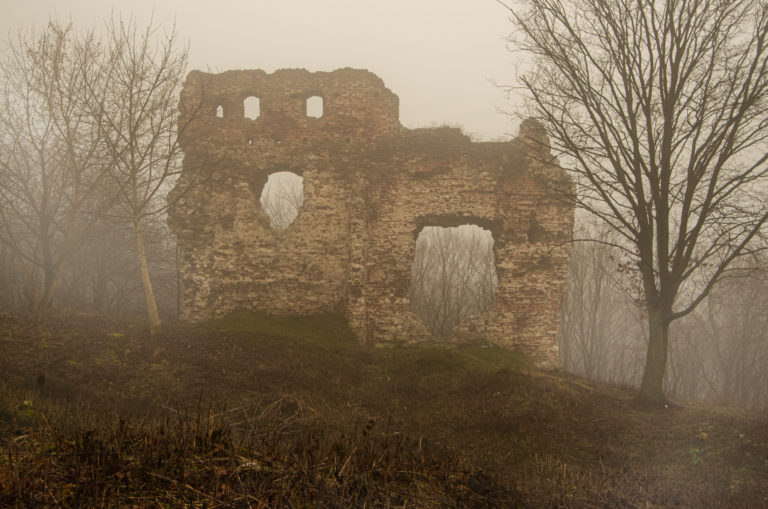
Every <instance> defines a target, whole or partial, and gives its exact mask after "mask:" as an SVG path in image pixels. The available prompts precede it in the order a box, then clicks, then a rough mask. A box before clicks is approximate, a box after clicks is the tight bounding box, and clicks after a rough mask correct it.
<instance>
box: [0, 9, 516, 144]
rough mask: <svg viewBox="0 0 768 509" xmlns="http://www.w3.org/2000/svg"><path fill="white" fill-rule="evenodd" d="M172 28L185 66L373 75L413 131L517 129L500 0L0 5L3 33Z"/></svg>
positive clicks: (488, 134) (484, 134)
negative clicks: (186, 56) (127, 23)
mask: <svg viewBox="0 0 768 509" xmlns="http://www.w3.org/2000/svg"><path fill="white" fill-rule="evenodd" d="M113 11H114V12H115V13H121V14H123V15H124V16H126V15H134V16H135V17H136V19H137V21H138V22H139V23H140V24H142V25H144V24H146V22H147V21H148V20H149V19H150V16H151V15H152V13H153V11H154V19H155V21H156V22H162V23H164V24H165V23H168V24H172V23H173V21H174V20H175V21H176V26H177V28H178V31H179V33H180V35H181V37H182V39H183V40H185V41H188V42H189V45H190V60H189V69H190V70H192V69H201V70H209V71H212V72H221V71H226V70H229V69H264V70H266V71H268V72H272V71H274V70H276V69H281V68H297V67H300V68H305V69H308V70H310V71H331V70H334V69H337V68H340V67H355V68H363V69H368V70H370V71H372V72H374V73H376V74H377V75H378V76H379V77H381V78H382V79H383V80H384V83H385V84H386V85H387V87H389V89H390V90H392V91H393V92H394V93H396V94H397V95H398V96H399V97H400V121H401V122H402V123H403V125H405V126H406V127H410V128H414V127H429V126H433V125H442V124H451V125H456V126H460V127H462V128H463V129H464V131H465V132H467V133H470V134H473V135H475V136H476V137H477V138H478V139H483V140H489V139H495V138H502V137H507V135H509V134H512V133H514V134H516V131H517V127H516V124H515V123H513V121H512V120H511V119H510V118H509V117H507V116H506V115H503V114H501V113H499V111H498V110H499V109H505V110H510V109H511V108H512V102H511V100H510V99H508V98H507V96H506V93H505V92H504V91H503V90H502V89H500V88H499V87H497V86H496V85H494V84H493V82H496V83H499V84H506V85H509V84H514V80H515V66H514V56H513V55H512V54H511V53H510V52H509V51H507V49H506V41H505V40H504V39H505V37H506V36H507V35H509V33H510V32H511V30H512V26H511V24H510V22H509V20H508V13H507V11H506V10H505V9H504V7H503V6H501V5H500V4H499V3H498V2H497V1H496V0H250V1H247V0H206V1H199V0H186V1H182V0H154V1H152V0H131V1H109V0H68V1H62V0H59V1H55V0H0V35H2V39H3V40H4V41H5V40H7V38H8V34H9V33H15V32H16V30H17V29H19V28H30V27H43V26H44V25H45V24H46V23H47V21H48V19H49V17H53V18H55V19H57V20H58V21H60V22H66V21H70V20H71V21H73V22H74V23H75V25H76V26H78V27H82V28H86V27H90V26H94V25H102V24H103V21H104V19H105V18H108V17H109V16H110V13H112V12H113Z"/></svg>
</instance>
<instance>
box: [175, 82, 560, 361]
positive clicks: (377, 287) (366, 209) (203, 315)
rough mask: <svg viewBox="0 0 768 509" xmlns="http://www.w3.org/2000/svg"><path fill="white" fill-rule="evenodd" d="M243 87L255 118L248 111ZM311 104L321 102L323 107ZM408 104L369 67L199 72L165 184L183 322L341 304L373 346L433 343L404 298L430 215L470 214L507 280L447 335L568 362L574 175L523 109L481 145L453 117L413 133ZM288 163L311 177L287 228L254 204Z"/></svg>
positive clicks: (187, 92) (450, 222) (444, 219)
mask: <svg viewBox="0 0 768 509" xmlns="http://www.w3.org/2000/svg"><path fill="white" fill-rule="evenodd" d="M249 97H250V98H252V97H255V98H258V105H259V111H258V116H257V118H247V117H246V115H245V109H244V101H245V100H246V98H249ZM250 100H253V99H250ZM308 100H309V102H310V104H311V102H312V101H321V102H322V114H321V115H320V116H317V114H315V115H316V116H312V114H309V115H308V113H309V112H308V110H307V103H308ZM398 109H399V100H398V97H397V96H396V95H395V94H394V93H392V92H391V91H390V90H389V89H387V88H386V86H385V85H384V83H383V82H382V80H381V79H380V78H378V77H377V76H376V75H374V74H373V73H371V72H368V71H366V70H357V69H348V68H347V69H339V70H336V71H333V72H308V71H305V70H303V69H285V70H279V71H276V72H274V73H272V74H268V73H266V72H264V71H261V70H247V71H228V72H224V73H221V74H209V73H203V72H199V71H193V72H191V73H190V74H189V76H188V77H187V80H186V82H185V84H184V89H183V92H182V95H181V100H180V105H179V110H180V122H182V123H187V122H188V127H187V129H186V130H185V132H184V136H183V138H182V140H181V143H182V148H183V150H184V154H185V157H184V162H183V172H182V174H181V176H180V178H179V180H178V182H177V184H176V187H175V188H174V189H173V190H172V192H171V194H170V195H169V203H170V210H169V223H170V226H171V228H172V230H173V231H174V232H175V234H176V236H177V238H178V246H179V250H180V262H179V271H180V281H181V290H180V291H181V295H180V300H181V305H180V313H181V318H182V319H184V320H192V321H194V320H204V319H209V318H213V317H217V316H221V315H224V314H227V313H229V312H232V311H235V310H240V309H244V310H256V311H262V312H267V313H271V314H278V315H292V314H293V315H295V314H302V315H303V314H314V313H325V312H340V313H343V314H344V315H345V316H346V317H347V319H348V321H349V324H350V326H351V328H352V329H353V330H354V332H355V333H356V334H357V336H358V338H359V339H360V341H362V342H365V343H367V344H376V345H380V344H386V343H402V342H407V343H411V342H417V341H424V340H428V339H429V338H430V335H429V333H428V332H427V330H426V328H425V326H424V325H423V324H422V323H421V321H420V320H419V319H418V318H417V317H416V316H415V315H414V313H413V311H412V309H411V304H410V301H409V297H408V288H409V282H410V277H411V265H412V263H413V259H414V248H415V243H416V239H417V237H418V235H419V232H420V231H421V230H422V228H424V227H426V226H444V227H445V226H458V225H463V224H474V225H478V226H480V227H482V228H485V229H487V230H489V231H490V232H491V233H492V235H493V240H494V244H493V245H494V254H495V260H496V270H497V275H498V287H497V290H496V296H495V302H494V304H493V307H492V308H491V309H490V310H489V311H487V312H485V313H483V314H481V315H478V316H475V317H472V318H470V319H467V320H465V321H464V322H462V323H461V324H459V325H458V326H457V327H456V329H455V330H454V333H453V338H452V340H453V341H456V342H482V343H489V344H494V345H498V346H502V347H514V348H517V349H519V350H522V351H523V352H525V353H526V354H528V355H529V356H530V357H532V359H533V360H534V362H535V363H536V364H538V365H539V366H544V367H552V366H557V365H559V360H558V352H557V339H556V338H557V332H558V327H559V316H558V315H559V308H560V303H561V301H562V299H563V296H564V293H565V283H566V274H567V264H568V260H569V257H570V245H569V243H568V241H569V240H570V238H571V235H572V227H573V207H572V205H570V204H568V203H567V202H566V201H565V200H563V199H562V195H561V194H560V193H561V192H562V191H563V190H570V189H572V184H571V182H570V180H569V178H568V177H567V176H566V175H565V174H564V172H563V171H562V170H561V169H560V168H559V167H558V163H557V161H556V160H552V159H551V157H550V155H549V152H550V149H549V141H548V139H547V136H546V134H545V133H544V130H543V129H542V128H541V126H540V125H539V124H538V123H537V122H535V121H532V120H526V121H524V122H523V123H522V125H521V127H520V133H519V135H518V137H517V138H515V139H512V140H510V141H508V142H493V143H486V142H482V143H477V142H472V141H471V140H470V139H469V138H468V137H467V136H465V135H464V134H462V132H461V131H460V130H459V129H455V128H448V127H437V128H427V129H406V128H404V127H403V126H402V125H401V124H400V121H399V114H398V113H399V112H398ZM251 116H255V115H251ZM279 171H290V172H293V173H296V174H297V175H300V176H302V177H303V182H304V202H303V205H302V206H301V209H300V211H299V214H298V216H297V217H296V219H295V220H294V222H293V223H292V224H291V225H290V227H289V228H288V229H287V230H284V231H277V230H275V229H273V228H271V227H270V218H269V216H268V215H267V213H266V212H265V211H264V209H263V208H262V206H261V204H260V202H259V198H260V196H261V193H262V189H263V188H264V185H265V184H266V182H267V178H268V176H269V175H270V174H272V173H275V172H279Z"/></svg>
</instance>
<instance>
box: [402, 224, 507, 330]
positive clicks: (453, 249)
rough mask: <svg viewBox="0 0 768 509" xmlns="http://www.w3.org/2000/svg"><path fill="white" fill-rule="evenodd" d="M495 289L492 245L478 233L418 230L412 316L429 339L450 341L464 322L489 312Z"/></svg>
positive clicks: (475, 229) (470, 228) (472, 228)
mask: <svg viewBox="0 0 768 509" xmlns="http://www.w3.org/2000/svg"><path fill="white" fill-rule="evenodd" d="M485 233H489V232H485ZM497 286H498V278H497V275H496V264H495V257H494V254H493V241H492V239H491V238H490V236H489V235H488V236H486V235H484V234H483V232H482V231H481V229H480V228H479V227H477V226H474V225H464V226H460V227H455V228H438V227H426V228H424V229H423V230H422V232H421V234H420V235H419V238H418V239H417V242H416V249H415V254H414V262H413V266H412V269H411V285H410V288H409V298H410V300H411V305H412V307H413V310H414V313H415V314H416V316H418V317H419V318H420V319H421V320H422V321H423V322H424V324H425V325H426V327H427V329H428V330H429V331H430V332H431V333H432V334H433V335H435V336H437V337H445V336H449V335H450V334H451V332H452V331H453V328H454V327H456V325H458V324H459V323H461V322H462V321H463V320H465V319H466V318H469V317H471V316H474V315H477V314H479V313H482V312H483V311H487V310H488V309H490V308H491V306H492V305H493V301H494V296H495V294H496V287H497Z"/></svg>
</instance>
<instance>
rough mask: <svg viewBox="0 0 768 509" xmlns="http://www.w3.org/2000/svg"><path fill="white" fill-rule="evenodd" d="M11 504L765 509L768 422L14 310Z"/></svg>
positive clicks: (340, 352)
mask: <svg viewBox="0 0 768 509" xmlns="http://www.w3.org/2000/svg"><path fill="white" fill-rule="evenodd" d="M0 373H2V374H1V375H0V506H11V507H13V506H18V507H25V506H37V505H57V504H61V505H64V506H77V507H99V506H103V507H115V506H126V507H177V506H181V505H187V506H194V507H198V506H199V507H203V506H205V507H316V506H322V507H326V506H330V507H355V506H357V507H363V506H367V507H643V508H646V507H691V508H694V507H695V508H700V507H761V506H762V507H768V418H766V417H765V416H763V417H760V416H753V415H749V414H747V413H746V412H743V411H739V410H735V409H731V408H713V407H704V406H699V405H688V406H675V407H670V408H661V409H659V408H649V407H644V406H642V405H640V404H639V403H637V402H635V400H634V396H635V395H634V393H633V392H632V391H630V390H626V389H621V388H616V387H609V386H605V385H600V384H595V383H592V382H588V381H585V380H583V379H579V378H576V377H573V376H571V375H568V374H565V373H562V372H541V371H538V370H536V369H534V368H533V367H532V366H531V365H530V364H529V363H528V361H527V359H525V358H524V357H523V356H521V355H520V354H518V353H516V352H510V351H506V350H502V349H498V348H493V347H482V346H471V347H469V346H468V347H445V346H439V345H422V346H400V347H393V348H386V349H377V348H370V347H365V346H361V345H359V344H357V343H356V342H355V340H354V339H353V337H352V334H351V332H350V331H349V329H348V328H347V326H346V324H345V323H344V321H343V320H342V319H340V318H339V317H337V316H332V315H328V316H315V317H305V318H300V317H284V318H274V317H267V316H258V315H252V314H244V313H243V314H236V315H233V316H230V317H228V318H226V319H222V320H217V321H213V322H210V323H206V324H202V325H184V324H171V325H167V326H166V327H165V328H164V330H163V331H162V332H161V333H160V334H159V335H158V336H157V337H155V338H153V339H150V338H149V337H148V336H147V334H146V331H145V330H144V329H143V328H142V327H141V326H139V325H137V324H135V323H132V322H129V321H124V320H120V319H115V318H109V317H101V316H84V315H76V316H59V317H51V318H45V319H42V318H30V317H22V316H14V315H0Z"/></svg>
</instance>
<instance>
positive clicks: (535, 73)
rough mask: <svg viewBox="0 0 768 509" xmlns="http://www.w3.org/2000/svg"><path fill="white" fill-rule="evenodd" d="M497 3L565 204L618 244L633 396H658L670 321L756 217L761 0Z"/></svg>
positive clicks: (740, 248) (763, 67) (763, 88)
mask: <svg viewBox="0 0 768 509" xmlns="http://www.w3.org/2000/svg"><path fill="white" fill-rule="evenodd" d="M523 3H524V5H525V8H524V9H522V10H518V9H510V12H511V16H512V20H513V22H514V24H515V25H516V27H517V29H518V32H517V37H518V38H517V39H513V40H512V41H513V44H514V46H515V48H517V49H520V50H522V51H524V52H525V53H526V54H528V55H531V56H533V63H532V66H531V68H530V69H528V70H527V71H526V72H524V73H522V75H521V78H520V79H521V82H522V85H523V88H524V89H525V90H527V94H528V96H529V98H530V105H531V108H532V109H533V111H534V114H535V115H536V116H538V117H539V118H540V119H541V120H542V121H543V122H544V123H545V124H546V126H547V128H548V131H549V134H550V137H551V139H552V145H553V149H554V152H555V153H556V154H558V155H560V156H561V157H562V158H563V160H564V161H565V162H566V163H567V164H566V166H569V168H567V169H568V170H569V171H571V173H572V175H573V176H574V179H575V180H576V183H577V186H578V194H577V196H573V197H572V198H573V199H574V200H575V201H576V203H577V205H579V206H580V207H582V208H583V209H585V210H587V211H589V212H590V213H592V214H593V215H595V216H597V217H599V218H601V219H602V220H603V221H604V222H605V223H607V224H609V225H610V226H611V227H612V228H613V229H614V230H615V231H616V232H617V233H618V234H619V235H620V236H622V237H623V242H622V243H621V245H623V246H629V248H628V252H630V253H631V255H632V256H633V257H634V259H635V262H636V266H637V270H638V271H639V274H640V279H641V281H642V286H643V295H644V300H645V304H646V306H647V311H648V347H647V354H646V362H645V370H644V373H643V380H642V384H641V388H640V396H641V398H642V399H644V400H646V401H649V402H654V403H661V402H664V401H666V398H665V396H664V391H663V382H664V374H665V368H666V365H667V354H668V350H669V330H670V324H671V323H672V322H673V321H674V320H677V319H679V318H682V317H684V316H686V315H687V314H689V313H691V312H692V311H693V310H694V309H695V308H696V306H697V305H698V304H699V303H700V302H702V300H703V299H704V298H705V297H706V296H707V295H708V294H709V293H710V292H711V291H712V288H713V286H714V285H715V284H716V282H717V281H718V280H719V279H720V278H721V277H722V276H723V274H724V273H726V271H727V270H728V268H729V266H730V265H731V263H732V262H733V261H734V260H736V259H737V258H739V257H741V256H744V255H747V254H750V253H752V252H753V251H754V250H755V249H757V247H756V246H757V245H758V243H757V240H758V237H759V236H760V234H761V231H762V229H763V226H764V224H765V222H766V220H767V219H768V207H766V203H767V202H766V200H765V198H764V193H765V184H766V182H765V180H766V177H768V174H767V173H766V158H767V157H768V152H766V150H765V148H766V143H765V142H766V137H767V136H768V129H766V127H768V126H767V125H766V122H767V121H768V115H767V114H766V113H767V112H766V105H767V103H766V101H767V100H768V6H766V4H765V3H764V2H760V1H758V0H670V1H666V2H639V1H632V0H616V1H611V2H605V1H602V0H572V1H561V0H525V1H524V2H523Z"/></svg>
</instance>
